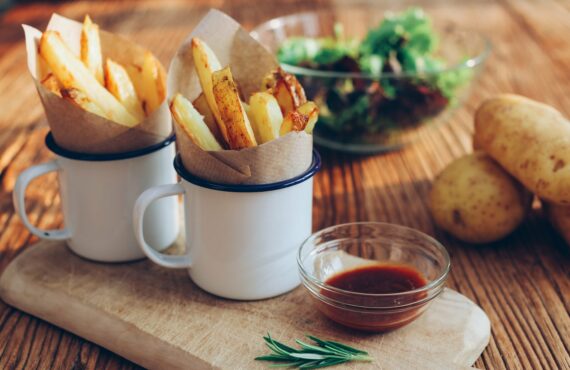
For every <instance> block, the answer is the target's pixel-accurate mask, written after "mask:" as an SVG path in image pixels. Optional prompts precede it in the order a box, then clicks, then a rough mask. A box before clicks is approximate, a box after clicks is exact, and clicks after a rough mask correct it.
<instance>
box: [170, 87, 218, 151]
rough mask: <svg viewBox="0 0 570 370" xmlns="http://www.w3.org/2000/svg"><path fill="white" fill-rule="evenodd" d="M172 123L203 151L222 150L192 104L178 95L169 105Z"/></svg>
mask: <svg viewBox="0 0 570 370" xmlns="http://www.w3.org/2000/svg"><path fill="white" fill-rule="evenodd" d="M170 111H171V112H172V116H173V117H174V121H175V122H176V123H177V124H178V125H179V126H180V127H181V128H182V129H183V131H184V132H185V133H186V134H187V135H188V137H189V138H190V140H192V141H193V142H194V144H196V145H198V146H199V147H200V148H202V149H203V150H222V147H221V146H220V144H219V143H218V141H217V140H216V138H215V137H214V135H213V134H212V132H211V131H210V129H209V128H208V126H207V125H206V123H205V122H204V119H203V117H202V116H201V115H200V113H199V112H198V111H197V110H196V109H195V108H194V107H193V106H192V103H190V101H188V99H186V98H185V97H183V96H182V95H180V94H176V96H175V97H174V99H173V100H172V103H171V104H170Z"/></svg>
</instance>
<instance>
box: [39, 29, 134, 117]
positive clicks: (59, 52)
mask: <svg viewBox="0 0 570 370" xmlns="http://www.w3.org/2000/svg"><path fill="white" fill-rule="evenodd" d="M39 51H40V55H41V56H42V57H43V58H44V59H45V60H46V62H47V63H48V65H49V66H50V68H51V70H52V71H53V74H54V75H55V76H56V77H57V79H58V80H59V81H60V82H61V84H62V85H63V87H64V88H66V89H77V90H79V91H81V92H82V93H83V94H85V95H86V96H87V98H88V99H89V101H90V102H92V103H93V104H95V105H97V106H98V107H99V108H100V110H101V111H102V113H103V114H102V115H103V116H104V117H106V118H107V119H109V120H112V121H114V122H116V123H118V124H121V125H124V126H127V127H133V126H135V125H136V124H137V123H138V122H139V121H138V120H137V119H136V117H135V116H133V115H132V114H131V113H129V111H128V110H127V109H126V108H125V107H124V106H123V105H122V104H121V103H120V102H119V101H118V100H117V99H116V98H115V97H114V96H113V95H112V94H111V93H110V92H109V91H107V90H106V89H105V87H103V85H101V84H100V83H99V82H98V81H97V79H96V78H95V76H93V74H92V73H91V72H89V70H88V69H87V67H85V65H84V64H83V63H82V62H81V60H79V58H77V57H76V56H75V55H74V54H73V53H72V52H71V50H69V48H68V47H67V45H66V44H65V42H64V41H63V39H62V38H61V36H60V35H59V33H58V32H55V31H46V32H44V33H43V35H42V37H41V39H40V47H39Z"/></svg>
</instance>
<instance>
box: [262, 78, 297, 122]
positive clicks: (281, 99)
mask: <svg viewBox="0 0 570 370" xmlns="http://www.w3.org/2000/svg"><path fill="white" fill-rule="evenodd" d="M264 88H265V89H267V90H268V92H269V93H271V94H273V96H274V97H275V99H277V102H278V103H279V106H280V107H281V113H283V115H286V114H287V113H289V112H291V111H294V110H295V109H297V108H298V107H300V106H301V105H303V104H305V103H306V102H307V97H306V95H305V90H303V87H302V86H301V84H300V83H299V81H298V80H297V78H296V77H295V76H293V75H292V74H290V73H286V72H285V71H283V70H282V69H281V68H278V69H277V70H275V71H273V72H272V73H270V74H269V75H267V76H266V77H265V78H264V80H263V83H262V89H264Z"/></svg>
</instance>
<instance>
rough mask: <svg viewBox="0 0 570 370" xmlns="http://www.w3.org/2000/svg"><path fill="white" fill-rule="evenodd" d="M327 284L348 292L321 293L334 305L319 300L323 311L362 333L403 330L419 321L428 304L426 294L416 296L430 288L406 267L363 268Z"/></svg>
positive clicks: (351, 271)
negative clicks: (403, 327)
mask: <svg viewBox="0 0 570 370" xmlns="http://www.w3.org/2000/svg"><path fill="white" fill-rule="evenodd" d="M325 283H326V285H328V286H331V287H334V288H337V289H342V291H345V292H340V291H335V290H331V289H325V288H323V289H321V294H322V296H323V297H324V298H329V301H330V302H331V303H327V302H323V301H319V300H317V302H318V304H319V309H320V310H321V311H322V312H323V313H324V314H325V315H326V316H328V317H329V318H330V319H332V320H334V321H336V322H338V323H340V324H342V325H345V326H349V327H351V328H355V329H359V330H365V331H374V332H382V331H387V330H393V329H396V328H399V327H401V326H404V325H406V324H408V323H410V322H411V321H413V320H414V319H415V318H416V317H418V316H419V315H420V314H421V313H422V312H423V308H425V307H426V303H427V302H426V301H425V300H424V298H426V297H427V293H426V292H425V291H420V292H412V291H414V290H416V289H419V288H422V287H424V286H426V284H427V280H426V279H425V277H424V276H423V275H422V274H421V273H420V272H419V271H417V270H416V269H414V268H413V267H411V266H406V265H396V264H374V265H367V266H362V267H358V268H355V269H352V270H347V271H343V272H340V273H338V274H336V275H333V276H332V277H330V278H329V279H327V280H326V281H325ZM405 292H410V293H409V294H406V293H405ZM345 305H347V306H345Z"/></svg>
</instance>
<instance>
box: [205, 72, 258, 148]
mask: <svg viewBox="0 0 570 370" xmlns="http://www.w3.org/2000/svg"><path fill="white" fill-rule="evenodd" d="M212 83H213V87H212V91H213V93H214V98H215V99H216V105H217V107H218V109H219V111H220V116H221V117H222V120H223V123H224V126H225V128H226V132H227V135H228V145H229V147H230V149H236V150H239V149H243V148H250V147H253V146H256V145H257V142H256V140H255V135H254V134H253V129H252V128H251V124H250V123H249V118H248V117H247V114H246V113H245V109H244V107H243V105H242V102H241V100H240V98H239V93H238V89H237V85H236V83H235V81H234V79H233V76H232V72H231V71H230V68H229V67H226V68H224V69H222V70H220V71H216V72H214V73H213V74H212ZM206 96H207V95H206Z"/></svg>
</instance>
